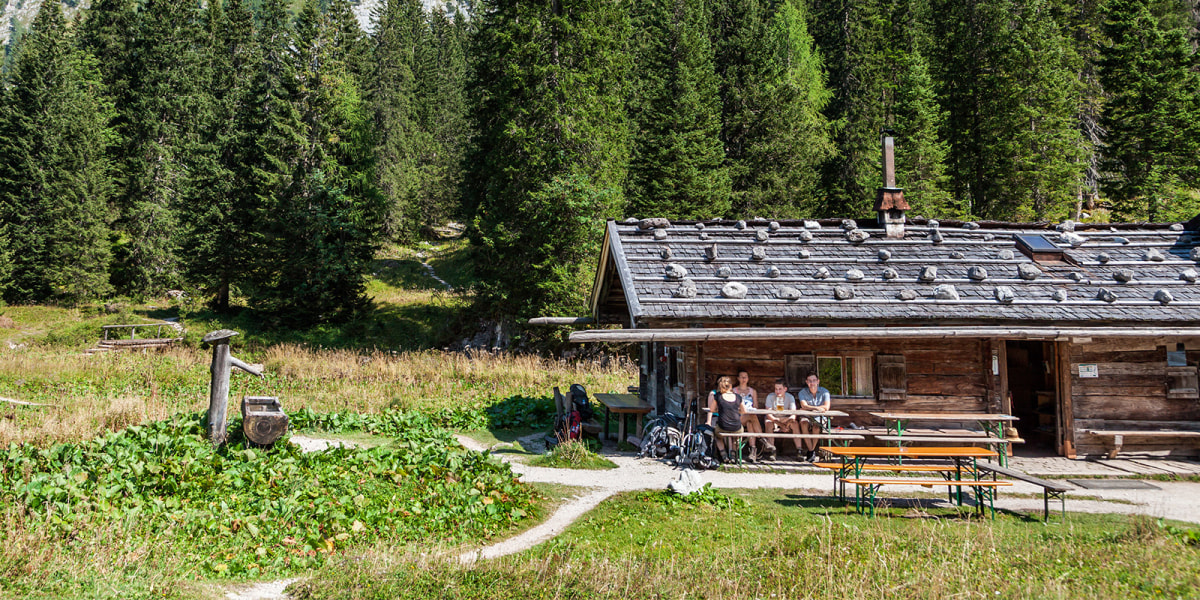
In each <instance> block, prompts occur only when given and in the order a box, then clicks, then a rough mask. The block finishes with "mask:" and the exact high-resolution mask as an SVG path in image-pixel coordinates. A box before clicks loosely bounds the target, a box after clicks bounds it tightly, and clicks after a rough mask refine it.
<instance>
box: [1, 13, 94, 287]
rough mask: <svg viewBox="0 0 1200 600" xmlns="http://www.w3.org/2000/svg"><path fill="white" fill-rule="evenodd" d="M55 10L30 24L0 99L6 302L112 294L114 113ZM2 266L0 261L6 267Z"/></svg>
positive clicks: (91, 66)
mask: <svg viewBox="0 0 1200 600" xmlns="http://www.w3.org/2000/svg"><path fill="white" fill-rule="evenodd" d="M74 44H75V41H74V39H73V38H72V35H71V34H70V32H69V30H68V28H67V26H66V23H65V22H64V19H63V15H62V10H61V7H60V6H59V4H58V3H57V2H46V3H44V4H43V5H42V8H41V10H40V11H39V13H38V15H37V17H36V18H35V19H34V22H33V26H32V29H31V31H30V33H29V34H28V35H26V36H25V37H24V38H23V40H22V42H21V48H20V51H19V56H18V59H17V62H16V63H15V65H14V70H13V73H12V77H11V79H10V80H9V82H8V86H7V87H6V89H5V90H3V93H2V94H0V225H2V227H3V233H2V235H0V237H2V238H3V239H4V242H5V243H4V245H3V250H4V252H2V253H0V254H8V255H9V257H11V260H12V262H11V270H10V273H8V274H9V275H11V278H12V280H11V287H9V289H8V290H7V293H6V294H5V297H6V298H7V299H8V300H10V301H22V302H29V301H34V302H42V301H51V302H65V303H75V302H79V301H85V300H91V299H96V298H102V297H104V296H105V295H106V294H107V293H108V292H109V291H110V289H111V288H110V286H109V283H108V266H109V261H110V258H111V257H110V253H109V239H108V237H109V229H108V222H109V209H108V204H107V203H108V200H109V197H110V194H111V192H112V173H111V171H110V167H109V163H108V160H107V158H106V156H105V149H106V147H107V146H108V144H109V137H110V135H111V132H110V131H109V129H108V119H109V117H110V113H111V109H112V107H111V105H110V104H109V103H108V102H107V101H106V100H105V98H104V97H103V96H102V94H101V90H102V87H101V84H100V74H99V72H98V69H97V65H96V61H95V59H93V58H92V57H91V56H90V55H88V54H87V53H85V52H81V51H79V50H77V49H76V48H75V45H74ZM6 262H7V261H6Z"/></svg>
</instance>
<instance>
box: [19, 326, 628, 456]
mask: <svg viewBox="0 0 1200 600" xmlns="http://www.w3.org/2000/svg"><path fill="white" fill-rule="evenodd" d="M242 358H245V359H247V360H256V361H261V362H262V363H263V364H264V365H265V369H266V373H267V377H266V378H265V379H263V380H260V379H257V378H254V377H251V376H249V375H246V374H244V373H239V372H236V371H235V374H234V376H233V380H232V384H231V390H230V399H231V408H233V407H236V406H237V405H238V404H237V403H238V401H239V399H240V398H241V397H242V396H243V395H258V394H264V395H274V396H278V397H279V398H280V401H281V402H282V403H283V406H284V410H297V409H300V408H304V407H307V408H311V409H313V410H316V411H335V410H353V411H359V412H378V411H381V410H385V409H387V408H401V409H408V410H423V411H436V410H438V409H441V408H451V407H464V406H478V405H482V404H485V403H487V402H489V401H490V400H492V399H497V398H506V397H509V396H512V395H516V394H521V395H527V396H546V395H549V394H550V390H551V388H552V387H553V386H556V385H557V386H563V387H565V386H567V385H569V384H571V383H575V382H579V383H583V384H584V385H586V386H587V387H588V389H589V390H590V391H593V392H610V391H624V389H625V387H626V386H628V385H630V384H633V383H636V381H637V375H636V369H635V367H634V366H633V365H632V364H630V363H629V362H628V361H625V360H621V359H617V360H612V361H596V360H591V361H581V362H566V361H557V360H548V359H544V358H539V357H537V356H530V355H524V354H508V353H499V354H477V355H473V356H470V357H468V356H466V355H464V354H460V353H447V352H441V351H423V352H404V353H392V352H382V351H377V352H370V353H362V352H353V351H346V350H320V349H317V350H314V349H310V348H307V347H302V346H295V345H280V346H274V347H271V348H270V349H268V350H266V351H265V352H264V353H262V354H261V355H259V356H254V357H246V356H243V357H242ZM209 360H210V355H209V353H208V351H206V350H201V349H195V348H173V349H170V350H167V351H164V352H160V353H144V354H142V353H127V354H108V355H98V356H82V355H78V354H74V353H67V352H65V351H49V350H41V349H26V350H21V351H9V352H0V396H7V397H12V398H18V399H22V400H27V401H33V402H44V403H49V404H53V405H54V406H55V408H32V407H11V406H3V405H0V444H8V443H10V442H34V443H38V444H49V443H53V442H57V441H66V440H79V439H87V438H90V437H92V436H94V435H96V434H98V433H102V432H104V431H106V430H111V429H116V428H120V427H124V426H127V425H130V424H133V423H138V422H143V421H145V420H147V419H159V418H163V417H165V416H167V415H170V414H172V413H176V412H180V411H198V410H204V409H205V408H207V406H208V384H209V373H208V364H209Z"/></svg>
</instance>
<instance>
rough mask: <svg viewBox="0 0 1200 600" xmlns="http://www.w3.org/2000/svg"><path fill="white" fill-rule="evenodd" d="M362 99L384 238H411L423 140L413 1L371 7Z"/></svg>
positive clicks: (419, 19)
mask: <svg viewBox="0 0 1200 600" xmlns="http://www.w3.org/2000/svg"><path fill="white" fill-rule="evenodd" d="M376 10H377V11H378V12H377V13H376V15H375V31H374V34H373V38H372V40H371V43H372V51H371V61H370V62H371V70H370V73H369V75H368V77H367V82H366V85H365V86H364V87H365V94H364V96H365V98H366V100H367V102H368V105H369V107H370V110H371V114H372V118H373V121H374V123H373V129H374V137H375V151H374V154H375V157H376V161H377V162H376V171H375V176H376V181H375V185H376V187H377V188H378V189H379V191H380V192H381V193H382V194H383V195H384V198H386V199H387V202H388V205H389V207H390V208H389V218H388V222H387V225H386V226H385V231H386V233H387V234H388V235H389V236H390V237H395V238H399V239H406V240H411V239H413V237H414V235H415V233H416V230H417V229H418V227H419V222H420V216H419V214H420V213H419V210H418V208H417V200H416V199H417V196H418V193H419V190H420V187H421V180H420V170H419V159H418V155H419V153H420V150H421V148H422V147H424V146H425V145H426V144H427V140H426V134H425V132H424V131H423V130H422V129H421V128H420V127H419V126H418V123H417V122H416V110H417V109H416V104H417V99H416V76H415V74H414V67H415V60H416V53H417V48H418V46H420V45H421V42H422V40H423V35H422V34H423V13H422V11H421V4H420V2H419V1H418V0H383V1H382V2H381V3H380V4H379V5H378V6H377V8H376Z"/></svg>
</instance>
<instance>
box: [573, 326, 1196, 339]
mask: <svg viewBox="0 0 1200 600" xmlns="http://www.w3.org/2000/svg"><path fill="white" fill-rule="evenodd" d="M1093 337H1095V338H1148V337H1175V338H1177V337H1200V327H728V328H719V329H593V330H588V331H576V332H573V333H571V338H570V341H572V342H578V343H586V342H708V341H748V340H841V339H948V338H995V339H1010V340H1060V341H1066V340H1070V339H1072V338H1093Z"/></svg>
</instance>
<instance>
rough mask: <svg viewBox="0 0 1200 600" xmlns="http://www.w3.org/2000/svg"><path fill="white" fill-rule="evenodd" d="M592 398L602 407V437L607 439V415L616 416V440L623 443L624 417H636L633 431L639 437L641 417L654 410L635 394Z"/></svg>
mask: <svg viewBox="0 0 1200 600" xmlns="http://www.w3.org/2000/svg"><path fill="white" fill-rule="evenodd" d="M593 396H594V397H595V398H596V400H598V401H599V402H600V404H603V405H604V437H609V434H608V417H609V415H611V414H616V415H617V439H618V440H619V441H625V417H626V416H627V415H634V416H636V417H637V429H635V430H634V431H637V432H639V435H640V432H641V431H642V416H643V415H646V414H649V413H650V411H651V410H654V408H653V407H652V406H650V403H649V402H643V401H642V399H641V397H639V396H638V395H637V394H594V395H593Z"/></svg>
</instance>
